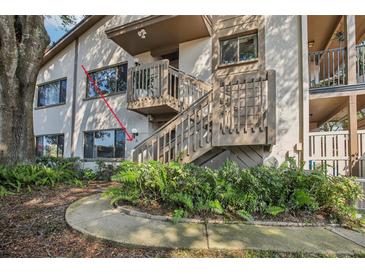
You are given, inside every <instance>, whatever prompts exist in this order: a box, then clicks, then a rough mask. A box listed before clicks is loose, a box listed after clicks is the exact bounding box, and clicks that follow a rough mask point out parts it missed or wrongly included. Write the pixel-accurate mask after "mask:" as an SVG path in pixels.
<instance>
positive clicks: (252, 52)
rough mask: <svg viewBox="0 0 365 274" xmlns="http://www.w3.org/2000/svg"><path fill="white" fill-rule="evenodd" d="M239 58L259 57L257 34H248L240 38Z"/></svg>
mask: <svg viewBox="0 0 365 274" xmlns="http://www.w3.org/2000/svg"><path fill="white" fill-rule="evenodd" d="M239 48H240V50H239V60H240V61H249V60H252V59H256V58H257V35H256V34H253V35H247V36H243V37H240V38H239Z"/></svg>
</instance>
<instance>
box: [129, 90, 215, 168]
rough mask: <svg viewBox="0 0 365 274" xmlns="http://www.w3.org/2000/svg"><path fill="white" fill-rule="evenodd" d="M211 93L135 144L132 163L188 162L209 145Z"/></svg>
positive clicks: (210, 137)
mask: <svg viewBox="0 0 365 274" xmlns="http://www.w3.org/2000/svg"><path fill="white" fill-rule="evenodd" d="M212 102H213V100H212V92H208V93H206V94H204V95H203V96H202V97H201V98H199V99H198V100H197V101H195V102H194V103H193V104H192V105H190V107H189V108H188V109H186V110H184V111H183V112H181V113H179V114H177V115H176V116H175V117H174V118H172V119H171V120H170V121H169V122H168V123H166V124H165V125H164V126H162V127H161V128H159V129H158V130H157V131H156V132H154V133H153V134H152V135H151V136H150V137H148V138H147V139H145V140H144V141H143V142H142V143H140V144H138V145H137V146H136V147H135V149H134V152H133V159H134V161H138V162H143V161H146V160H159V161H162V162H170V161H172V160H178V159H180V160H182V161H185V162H190V161H192V160H193V159H196V158H197V157H199V156H200V155H201V154H202V153H204V152H205V151H207V150H210V148H211V145H212V121H211V115H212Z"/></svg>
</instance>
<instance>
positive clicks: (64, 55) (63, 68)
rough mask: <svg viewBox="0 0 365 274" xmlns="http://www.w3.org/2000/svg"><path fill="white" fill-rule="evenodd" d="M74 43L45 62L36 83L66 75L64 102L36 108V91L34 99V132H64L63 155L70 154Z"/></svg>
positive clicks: (38, 133) (37, 133)
mask: <svg viewBox="0 0 365 274" xmlns="http://www.w3.org/2000/svg"><path fill="white" fill-rule="evenodd" d="M74 52H75V43H74V42H73V43H71V44H70V45H69V46H68V47H66V48H65V49H64V50H62V51H61V52H60V53H59V54H57V55H56V56H55V57H54V58H53V59H52V60H51V61H49V62H48V63H47V64H45V65H44V66H43V67H42V68H41V70H40V72H39V74H38V78H37V85H39V84H42V83H46V82H50V81H53V80H57V79H60V78H65V77H67V89H66V104H64V105H59V106H50V107H45V108H40V109H37V100H38V92H37V89H36V92H35V100H34V107H35V109H34V111H33V119H34V134H35V135H36V136H37V135H46V134H62V133H63V134H64V135H65V143H64V156H65V157H70V156H71V119H72V118H71V117H72V108H71V105H72V88H73V64H74Z"/></svg>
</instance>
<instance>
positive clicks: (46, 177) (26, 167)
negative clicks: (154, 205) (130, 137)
mask: <svg viewBox="0 0 365 274" xmlns="http://www.w3.org/2000/svg"><path fill="white" fill-rule="evenodd" d="M116 170H117V169H116V168H115V167H113V166H112V165H108V164H106V163H105V162H103V161H98V162H97V169H96V170H95V171H93V170H92V169H90V168H83V165H82V162H81V161H80V159H79V158H54V157H44V158H39V159H37V162H36V163H35V164H18V165H13V166H6V165H0V196H6V195H11V194H15V193H18V192H20V191H21V190H22V189H28V190H31V189H32V188H34V187H42V186H51V187H54V186H55V185H57V184H61V183H62V184H71V185H76V186H82V185H83V182H85V181H95V180H96V181H110V179H111V176H112V175H113V174H114V173H116Z"/></svg>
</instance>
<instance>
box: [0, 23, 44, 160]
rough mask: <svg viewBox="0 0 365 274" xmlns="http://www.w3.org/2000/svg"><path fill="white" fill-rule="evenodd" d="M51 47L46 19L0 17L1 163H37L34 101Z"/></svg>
mask: <svg viewBox="0 0 365 274" xmlns="http://www.w3.org/2000/svg"><path fill="white" fill-rule="evenodd" d="M48 44H49V37H48V34H47V32H46V30H45V28H44V18H43V16H0V164H9V165H12V164H16V163H19V162H25V163H29V162H33V161H34V160H35V140H34V132H33V99H34V91H35V85H36V81H37V75H38V72H39V69H40V65H41V61H42V57H43V54H44V52H45V50H46V48H47V46H48Z"/></svg>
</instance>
